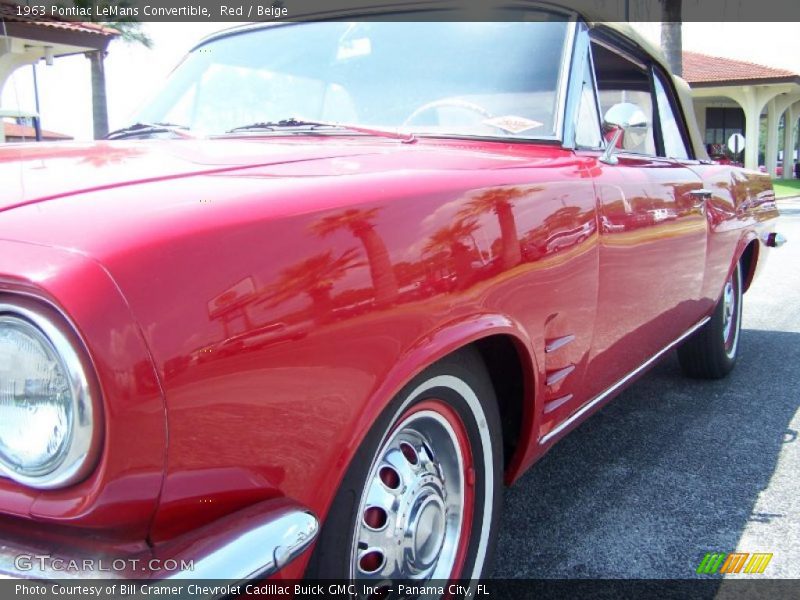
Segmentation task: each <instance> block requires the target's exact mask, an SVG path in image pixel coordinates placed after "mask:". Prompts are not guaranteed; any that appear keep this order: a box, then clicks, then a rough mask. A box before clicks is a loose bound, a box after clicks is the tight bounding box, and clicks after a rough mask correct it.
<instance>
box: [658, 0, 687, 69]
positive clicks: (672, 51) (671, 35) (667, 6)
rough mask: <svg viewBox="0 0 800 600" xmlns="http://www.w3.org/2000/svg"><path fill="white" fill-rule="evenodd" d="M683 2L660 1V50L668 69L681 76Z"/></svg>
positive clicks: (677, 0) (674, 0)
mask: <svg viewBox="0 0 800 600" xmlns="http://www.w3.org/2000/svg"><path fill="white" fill-rule="evenodd" d="M682 4H683V0H661V49H662V50H663V51H664V56H665V57H666V59H667V64H668V65H669V68H670V69H671V70H672V72H673V73H674V74H675V75H678V76H681V75H683V32H682V29H681V18H682V17H681V10H682Z"/></svg>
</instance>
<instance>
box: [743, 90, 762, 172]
mask: <svg viewBox="0 0 800 600" xmlns="http://www.w3.org/2000/svg"><path fill="white" fill-rule="evenodd" d="M744 118H745V128H744V137H745V147H744V166H745V167H746V168H748V169H758V142H759V139H758V137H759V134H760V133H761V123H760V121H761V107H760V106H759V107H757V106H756V105H755V103H750V104H749V105H748V106H747V107H746V108H745V110H744Z"/></svg>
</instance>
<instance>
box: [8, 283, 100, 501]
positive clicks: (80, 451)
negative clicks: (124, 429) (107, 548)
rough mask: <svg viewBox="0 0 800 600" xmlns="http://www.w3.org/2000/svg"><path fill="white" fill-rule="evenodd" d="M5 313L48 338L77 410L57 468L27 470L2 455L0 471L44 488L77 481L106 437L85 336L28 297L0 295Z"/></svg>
mask: <svg viewBox="0 0 800 600" xmlns="http://www.w3.org/2000/svg"><path fill="white" fill-rule="evenodd" d="M0 318H4V319H11V320H15V321H18V322H22V323H24V324H25V325H27V326H28V327H32V328H33V329H34V330H35V331H37V332H38V334H39V335H40V337H41V338H42V339H43V340H44V341H45V342H46V343H47V345H48V346H49V348H50V350H51V351H52V352H53V353H54V354H55V356H56V357H57V358H58V361H59V363H60V365H61V367H62V369H63V371H64V375H65V377H66V378H67V381H68V385H69V388H70V392H71V412H72V427H71V430H70V432H69V434H68V436H67V441H66V443H65V444H64V448H65V449H64V451H63V452H62V454H61V457H60V458H59V460H58V461H57V462H56V463H55V466H54V468H53V469H51V470H49V471H47V472H45V473H41V474H36V475H28V474H25V473H21V472H19V471H18V470H16V469H14V468H13V467H12V466H11V465H9V464H7V463H6V461H5V460H4V459H3V457H2V456H0V477H7V478H9V479H11V480H13V481H15V482H17V483H19V484H22V485H25V486H27V487H31V488H35V489H41V490H48V489H58V488H63V487H66V486H68V485H72V484H75V483H78V482H79V481H81V480H83V479H85V478H86V476H87V475H88V474H89V472H90V471H91V470H92V469H93V468H94V466H95V463H96V459H97V455H98V452H99V445H100V440H101V437H102V431H101V424H102V410H101V406H100V402H99V392H98V386H97V384H96V382H95V379H94V369H93V366H92V364H91V361H90V360H89V358H88V354H87V352H86V349H85V345H84V343H83V340H81V339H80V337H79V336H78V334H77V332H76V330H75V328H74V326H73V325H72V323H71V322H70V321H69V320H68V319H67V318H66V317H65V315H63V313H61V311H58V310H56V309H55V308H53V307H51V306H50V305H49V304H48V305H44V304H42V303H40V302H37V301H33V300H29V299H27V298H20V300H19V301H17V300H16V299H14V300H9V298H8V296H5V295H0Z"/></svg>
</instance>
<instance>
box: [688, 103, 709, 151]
mask: <svg viewBox="0 0 800 600" xmlns="http://www.w3.org/2000/svg"><path fill="white" fill-rule="evenodd" d="M692 104H693V105H694V116H695V118H696V119H697V129H699V130H700V137H701V138H702V140H703V143H704V144H705V141H706V107H707V104H706V103H705V102H697V101H696V100H695V101H694V102H693V103H692Z"/></svg>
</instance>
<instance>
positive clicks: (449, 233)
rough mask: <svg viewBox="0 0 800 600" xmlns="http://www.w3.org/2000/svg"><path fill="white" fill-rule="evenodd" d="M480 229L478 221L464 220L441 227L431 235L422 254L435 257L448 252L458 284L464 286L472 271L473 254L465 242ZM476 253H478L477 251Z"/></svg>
mask: <svg viewBox="0 0 800 600" xmlns="http://www.w3.org/2000/svg"><path fill="white" fill-rule="evenodd" d="M478 228H479V227H478V224H477V222H476V221H474V220H464V219H459V220H457V221H456V222H455V223H453V224H452V225H445V226H444V227H440V228H439V229H437V230H436V231H434V232H433V233H432V234H431V235H430V237H429V238H428V241H427V242H426V243H425V246H423V248H422V252H423V254H434V255H435V254H438V253H442V252H447V253H448V255H449V259H450V262H451V268H452V269H453V271H454V272H455V274H456V278H457V282H458V283H459V284H461V285H464V284H465V282H466V281H467V280H468V278H469V275H470V273H471V271H472V253H471V252H470V247H469V246H468V245H467V244H465V243H464V242H463V240H465V239H467V238H472V234H473V233H475V231H477V230H478ZM476 252H478V251H477V249H476Z"/></svg>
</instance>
